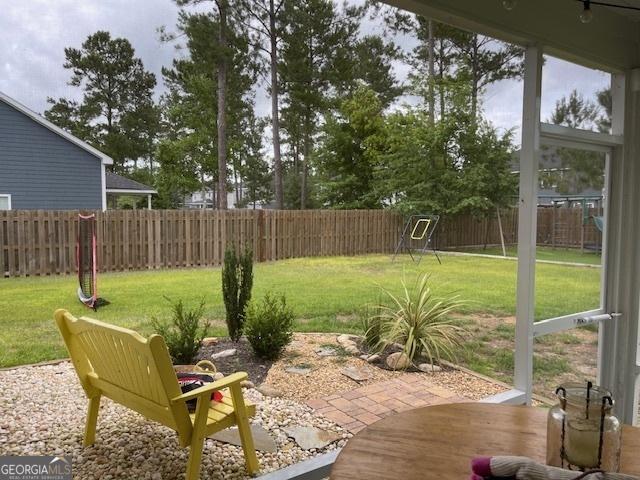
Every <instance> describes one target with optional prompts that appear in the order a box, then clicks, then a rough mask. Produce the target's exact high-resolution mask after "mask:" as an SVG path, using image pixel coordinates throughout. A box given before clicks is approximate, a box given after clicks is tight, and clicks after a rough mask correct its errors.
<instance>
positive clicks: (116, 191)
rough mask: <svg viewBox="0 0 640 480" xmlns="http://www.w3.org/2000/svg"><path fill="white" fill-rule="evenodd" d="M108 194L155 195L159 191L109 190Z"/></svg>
mask: <svg viewBox="0 0 640 480" xmlns="http://www.w3.org/2000/svg"><path fill="white" fill-rule="evenodd" d="M106 192H107V193H122V194H126V195H154V194H157V193H158V191H157V190H127V189H126V188H107V190H106Z"/></svg>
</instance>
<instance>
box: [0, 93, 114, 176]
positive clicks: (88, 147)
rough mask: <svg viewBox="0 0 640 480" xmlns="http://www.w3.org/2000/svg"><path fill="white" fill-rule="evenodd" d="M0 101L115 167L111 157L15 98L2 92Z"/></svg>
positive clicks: (104, 163)
mask: <svg viewBox="0 0 640 480" xmlns="http://www.w3.org/2000/svg"><path fill="white" fill-rule="evenodd" d="M0 101H2V102H4V103H6V104H7V105H9V106H10V107H13V108H15V109H16V110H18V111H19V112H20V113H23V114H24V115H26V116H27V117H29V118H30V119H31V120H33V121H34V122H36V123H39V124H40V125H42V126H43V127H45V128H47V129H49V130H51V131H52V132H53V133H55V134H57V135H59V136H61V137H62V138H64V139H65V140H68V141H70V142H71V143H73V144H75V145H76V146H78V147H80V148H82V149H83V150H86V151H87V152H89V153H90V154H92V155H94V156H95V157H97V158H98V159H99V160H100V161H102V164H103V165H113V159H112V158H111V157H110V156H108V155H106V154H104V153H102V152H101V151H100V150H97V149H95V148H93V147H92V146H91V145H89V144H88V143H86V142H83V141H82V140H80V139H79V138H78V137H75V136H73V135H71V134H70V133H69V132H67V131H66V130H63V129H62V128H60V127H58V126H56V125H54V124H53V123H51V122H50V121H49V120H47V119H46V118H44V117H43V116H41V115H38V114H37V113H36V112H34V111H33V110H31V109H29V108H27V107H26V106H24V105H22V104H21V103H20V102H18V101H17V100H14V99H13V98H11V97H8V96H7V95H5V94H4V93H2V92H0Z"/></svg>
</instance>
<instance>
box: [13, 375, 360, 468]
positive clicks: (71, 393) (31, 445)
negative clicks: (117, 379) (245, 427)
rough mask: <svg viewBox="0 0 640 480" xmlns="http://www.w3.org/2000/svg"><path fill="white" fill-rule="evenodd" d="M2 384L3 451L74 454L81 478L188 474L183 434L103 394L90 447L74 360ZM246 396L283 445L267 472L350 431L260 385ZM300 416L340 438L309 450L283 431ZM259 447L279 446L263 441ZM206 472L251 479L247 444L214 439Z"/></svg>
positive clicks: (268, 458) (264, 456) (207, 448)
mask: <svg viewBox="0 0 640 480" xmlns="http://www.w3.org/2000/svg"><path fill="white" fill-rule="evenodd" d="M299 378H304V377H299ZM0 385H2V388H0V451H2V454H3V455H10V456H20V455H58V456H62V455H68V456H70V457H71V458H72V462H73V474H74V478H78V479H87V480H91V479H94V480H95V479H105V480H130V479H146V480H156V479H158V478H163V479H178V478H184V472H185V468H186V461H187V456H188V454H189V451H188V450H187V449H184V448H180V446H179V444H178V438H177V436H176V434H175V433H174V432H172V431H171V430H169V429H167V428H164V427H162V426H161V425H159V424H158V423H156V422H153V421H150V420H147V419H145V418H144V417H142V416H141V415H139V414H137V413H135V412H133V411H132V410H128V409H126V408H124V407H122V406H120V405H118V404H116V403H115V402H112V401H111V400H109V399H108V398H103V400H102V402H101V405H100V415H99V427H98V436H97V439H96V440H97V441H96V443H95V444H94V445H93V446H91V447H83V446H82V437H83V431H84V422H85V418H86V411H87V410H86V409H87V399H86V396H85V394H84V392H83V390H82V388H81V386H80V383H79V382H78V379H77V375H76V373H75V371H74V369H73V367H72V366H71V364H70V363H69V362H63V363H61V364H58V365H48V366H42V367H20V368H17V369H13V370H11V371H6V372H3V371H0ZM34 391H37V392H42V393H43V395H45V394H46V398H47V399H48V401H46V402H44V403H43V402H42V401H41V398H39V397H38V396H34V395H33V392H34ZM244 395H245V397H246V398H247V400H249V401H251V402H252V403H254V404H255V405H256V415H255V416H254V417H253V418H252V419H251V423H252V425H254V428H255V427H261V428H262V429H263V430H264V431H265V432H267V433H268V435H269V436H270V437H271V439H272V441H273V442H275V445H276V447H277V450H276V451H273V450H269V451H266V450H258V452H257V456H258V460H259V462H260V467H261V471H262V472H264V473H267V472H270V471H273V470H278V469H281V468H285V467H287V466H289V465H292V464H294V463H299V462H303V461H305V460H308V459H310V458H312V457H314V456H315V455H319V454H322V453H325V452H328V451H330V450H334V449H336V448H339V447H342V446H344V444H345V442H346V441H347V439H348V438H349V436H350V435H349V434H348V433H347V431H346V430H344V429H342V428H340V427H338V426H336V423H335V422H334V421H332V420H330V419H328V418H326V417H324V416H321V415H319V414H317V413H316V412H315V411H314V409H312V408H311V407H309V406H307V405H303V404H301V403H298V402H295V401H292V400H290V399H284V398H270V397H265V396H263V395H262V394H260V393H259V392H258V391H257V390H256V389H249V390H245V391H244ZM34 412H35V413H34ZM294 422H295V424H296V425H302V426H307V427H315V428H317V429H320V430H323V431H333V432H335V434H334V435H337V436H338V437H339V440H338V441H337V442H334V443H332V444H329V445H328V446H327V447H325V448H324V449H317V450H304V449H302V448H301V447H300V446H298V444H297V443H295V442H294V441H293V440H291V439H290V438H289V437H288V435H287V434H286V433H285V432H284V430H283V429H284V428H287V427H290V426H292V425H293V424H294ZM254 432H255V431H254ZM254 438H256V443H257V442H258V440H257V439H258V438H262V436H261V434H258V433H254ZM265 440H266V439H265ZM258 448H265V449H266V448H271V447H270V446H269V447H268V446H267V445H262V444H260V445H259V446H258ZM200 478H203V479H204V478H206V479H208V480H249V479H250V478H251V477H250V476H249V475H248V474H247V472H246V470H245V460H244V456H243V454H242V449H241V448H240V447H237V446H235V445H232V444H227V443H222V442H217V441H214V440H211V439H207V440H206V442H205V445H204V451H203V453H202V473H201V476H200Z"/></svg>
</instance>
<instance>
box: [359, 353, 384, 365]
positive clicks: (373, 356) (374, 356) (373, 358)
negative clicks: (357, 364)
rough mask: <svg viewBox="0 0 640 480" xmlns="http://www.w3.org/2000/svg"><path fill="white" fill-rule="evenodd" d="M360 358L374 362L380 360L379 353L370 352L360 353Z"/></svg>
mask: <svg viewBox="0 0 640 480" xmlns="http://www.w3.org/2000/svg"><path fill="white" fill-rule="evenodd" d="M360 358H361V359H362V360H364V361H365V362H367V363H376V362H377V361H378V360H380V355H378V354H377V353H372V354H371V355H369V354H368V353H365V354H364V355H360Z"/></svg>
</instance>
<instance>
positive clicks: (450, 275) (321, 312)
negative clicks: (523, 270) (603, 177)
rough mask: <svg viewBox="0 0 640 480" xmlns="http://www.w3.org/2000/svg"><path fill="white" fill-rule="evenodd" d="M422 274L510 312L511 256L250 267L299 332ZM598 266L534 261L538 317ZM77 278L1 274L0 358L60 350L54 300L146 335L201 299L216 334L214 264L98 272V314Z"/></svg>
mask: <svg viewBox="0 0 640 480" xmlns="http://www.w3.org/2000/svg"><path fill="white" fill-rule="evenodd" d="M421 272H428V273H429V274H431V281H432V286H433V289H434V291H435V292H436V293H437V294H441V295H445V294H450V293H457V294H459V295H460V296H461V298H462V299H464V300H466V301H467V306H466V307H465V312H462V313H487V312H488V313H495V314H503V315H513V314H514V312H515V285H516V262H512V261H505V260H499V259H489V258H479V257H471V256H469V257H454V256H448V257H443V259H442V265H439V264H438V262H437V261H436V260H435V258H434V257H433V256H432V255H428V256H425V257H424V259H423V260H422V262H421V263H420V265H419V266H418V265H416V264H414V263H412V262H411V261H410V260H409V259H408V257H399V258H398V259H397V260H396V262H393V263H392V262H391V260H390V257H389V256H386V255H371V256H360V257H329V258H304V259H295V260H285V261H278V262H274V263H262V264H256V265H255V270H254V273H255V283H254V291H253V294H254V298H261V297H262V296H263V295H264V293H265V292H267V291H273V292H282V293H285V294H286V296H287V301H288V303H289V304H290V305H292V307H293V308H294V311H295V313H296V315H297V318H298V321H297V325H296V329H297V330H299V331H327V332H329V331H330V332H337V331H354V330H357V329H358V328H359V320H358V318H357V315H356V314H357V312H358V311H359V310H360V309H361V308H362V307H363V306H364V305H365V304H366V303H367V302H375V301H376V299H377V298H379V295H380V294H379V288H378V286H383V287H386V288H388V289H390V290H392V291H395V292H398V291H399V289H400V281H401V279H402V278H403V275H405V276H406V278H407V279H408V280H410V281H411V280H413V279H414V278H415V276H416V274H418V273H421ZM599 275H600V270H599V269H594V268H584V267H574V266H561V265H550V264H538V269H537V281H536V283H537V299H538V304H537V307H536V317H537V318H547V317H551V316H557V315H560V314H564V313H570V312H574V311H578V310H585V309H588V308H593V307H595V306H597V305H598V296H599V293H598V292H599ZM76 288H77V280H76V278H75V277H73V276H70V277H42V278H38V277H36V278H14V279H0V325H2V328H1V329H0V366H5V367H6V366H11V365H19V364H24V363H34V362H39V361H43V360H51V359H55V358H60V357H63V356H66V352H65V350H64V347H63V345H62V342H61V339H60V336H59V334H58V332H57V330H56V328H55V325H54V322H53V319H52V316H53V312H54V310H55V309H56V308H66V309H68V310H70V311H71V312H73V313H74V314H75V315H88V316H92V317H94V318H98V319H100V320H105V321H108V322H112V323H115V324H118V325H122V326H127V327H130V328H133V329H135V330H138V331H140V332H141V333H143V334H148V333H150V331H151V327H150V320H151V318H152V317H153V316H159V317H163V316H166V315H167V314H168V313H169V310H170V308H169V307H170V306H169V303H168V302H167V301H166V300H165V299H164V297H165V296H167V297H170V298H171V299H173V300H178V299H182V300H184V301H185V302H186V303H188V304H189V303H190V304H194V305H195V304H196V303H197V302H198V301H199V300H200V299H201V298H203V297H204V299H205V301H206V316H207V317H208V318H211V319H214V320H216V321H215V323H214V330H213V331H212V332H211V334H212V335H222V334H224V333H225V332H226V329H225V328H224V322H223V321H222V319H223V318H224V308H223V304H222V296H221V287H220V269H219V268H208V269H204V268H203V269H185V270H162V271H144V272H129V273H110V274H102V275H100V278H99V290H100V295H101V296H103V297H105V298H106V299H108V300H109V301H110V302H111V304H110V305H108V306H105V307H104V308H101V309H99V310H98V312H96V313H94V312H92V311H90V310H88V309H86V308H85V307H83V306H82V305H80V304H79V302H78V299H77V297H76V293H75V292H76Z"/></svg>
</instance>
